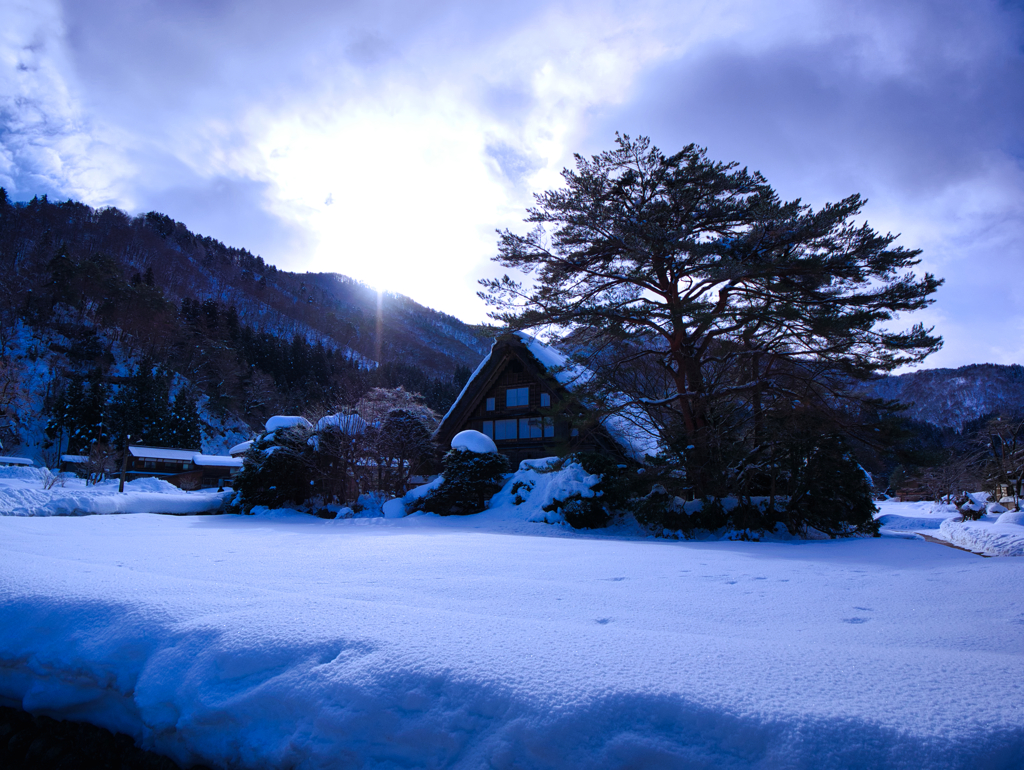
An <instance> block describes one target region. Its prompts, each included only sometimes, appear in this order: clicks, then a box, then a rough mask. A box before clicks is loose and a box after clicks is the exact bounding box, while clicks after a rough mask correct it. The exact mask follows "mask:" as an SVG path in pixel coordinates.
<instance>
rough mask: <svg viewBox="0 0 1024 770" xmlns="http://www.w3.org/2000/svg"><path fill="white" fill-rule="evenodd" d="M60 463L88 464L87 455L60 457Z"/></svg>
mask: <svg viewBox="0 0 1024 770" xmlns="http://www.w3.org/2000/svg"><path fill="white" fill-rule="evenodd" d="M60 461H61V462H62V463H87V462H89V456H88V455H61V456H60Z"/></svg>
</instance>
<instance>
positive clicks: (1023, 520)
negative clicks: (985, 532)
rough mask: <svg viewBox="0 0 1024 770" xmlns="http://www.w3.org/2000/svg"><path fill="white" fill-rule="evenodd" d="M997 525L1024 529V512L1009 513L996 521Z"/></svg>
mask: <svg viewBox="0 0 1024 770" xmlns="http://www.w3.org/2000/svg"><path fill="white" fill-rule="evenodd" d="M996 524H1016V525H1017V526H1021V527H1024V511H1007V512H1006V513H1004V514H1002V515H1001V516H1000V517H999V518H998V519H996Z"/></svg>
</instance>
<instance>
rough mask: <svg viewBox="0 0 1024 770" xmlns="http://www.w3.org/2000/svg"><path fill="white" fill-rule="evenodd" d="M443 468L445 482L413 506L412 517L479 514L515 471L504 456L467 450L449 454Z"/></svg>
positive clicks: (451, 451)
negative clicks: (419, 514)
mask: <svg viewBox="0 0 1024 770" xmlns="http://www.w3.org/2000/svg"><path fill="white" fill-rule="evenodd" d="M442 464H443V471H442V473H441V475H442V476H443V477H444V481H442V482H441V484H440V486H438V488H437V489H435V490H434V491H433V492H431V493H430V494H429V495H426V496H424V497H421V498H420V499H418V500H416V501H414V502H413V503H412V504H410V506H409V508H408V510H409V512H410V513H411V512H413V511H430V512H431V513H437V514H440V515H441V516H449V515H463V516H464V515H468V514H471V513H479V512H480V511H482V510H483V509H484V508H486V507H487V502H488V501H489V500H490V498H491V497H492V496H493V495H494V494H495V493H496V492H497V491H498V490H499V489H501V485H502V483H503V481H504V479H505V476H506V475H507V474H508V473H510V472H511V470H512V469H511V466H510V465H509V462H508V458H507V457H505V455H503V454H499V453H497V452H488V453H478V452H469V451H467V450H465V449H452V450H449V452H448V453H447V454H446V455H445V456H444V459H443V460H442Z"/></svg>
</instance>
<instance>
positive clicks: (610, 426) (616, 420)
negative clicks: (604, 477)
mask: <svg viewBox="0 0 1024 770" xmlns="http://www.w3.org/2000/svg"><path fill="white" fill-rule="evenodd" d="M515 335H516V336H517V337H518V338H519V339H520V340H522V341H523V343H524V344H525V345H526V349H527V350H529V351H530V353H531V354H532V355H533V357H534V358H536V359H537V360H538V361H539V362H540V364H541V365H542V366H543V367H544V368H545V369H547V370H548V373H549V374H551V375H553V376H554V378H555V379H556V380H557V381H558V382H559V384H561V385H562V386H563V387H565V388H566V389H567V390H570V391H571V390H572V389H573V388H574V386H577V385H583V384H585V383H587V382H589V381H590V380H591V378H593V376H594V373H593V372H592V371H590V370H589V369H587V368H585V367H583V366H580V365H578V364H574V363H572V362H571V361H570V360H569V359H568V358H567V357H566V356H564V355H562V354H561V353H559V352H558V351H557V350H555V349H554V348H553V347H551V346H550V345H545V344H544V343H543V342H541V341H540V340H538V339H537V338H536V337H532V336H530V335H529V334H527V333H526V332H515ZM611 403H612V406H614V407H616V411H615V412H612V413H611V414H608V415H606V416H604V417H602V418H601V424H602V425H603V426H604V428H605V430H607V431H608V433H609V435H611V437H612V438H613V439H615V441H617V442H618V443H619V444H620V445H621V446H622V447H623V448H624V449H625V450H626V451H627V452H628V453H629V454H630V455H631V456H632V458H633V459H634V460H637V461H642V460H643V459H644V457H645V456H647V455H652V456H653V455H656V454H657V453H658V442H659V437H660V433H659V431H658V428H657V426H656V425H655V424H654V422H653V421H652V420H651V418H650V416H649V415H648V414H647V412H646V411H645V410H644V409H643V408H642V407H640V406H637V405H635V404H630V403H628V399H627V398H626V396H624V395H622V394H612V399H611Z"/></svg>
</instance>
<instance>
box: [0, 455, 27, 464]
mask: <svg viewBox="0 0 1024 770" xmlns="http://www.w3.org/2000/svg"><path fill="white" fill-rule="evenodd" d="M0 465H32V461H31V460H30V459H29V458H27V457H9V456H0Z"/></svg>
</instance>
